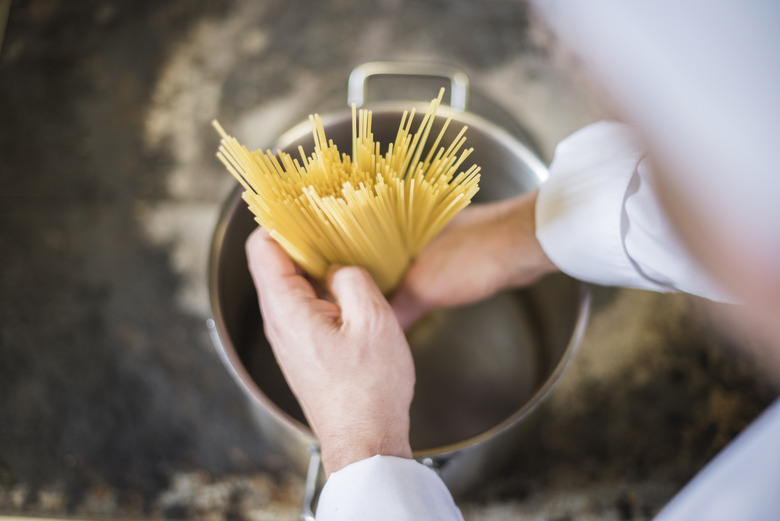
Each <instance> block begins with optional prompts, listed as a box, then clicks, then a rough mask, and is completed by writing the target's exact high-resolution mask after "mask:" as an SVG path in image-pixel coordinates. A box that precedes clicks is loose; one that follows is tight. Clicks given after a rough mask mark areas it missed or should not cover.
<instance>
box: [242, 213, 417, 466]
mask: <svg viewBox="0 0 780 521" xmlns="http://www.w3.org/2000/svg"><path fill="white" fill-rule="evenodd" d="M246 249H247V257H248V259H249V269H250V272H251V273H252V278H253V279H254V282H255V287H256V288H257V294H258V297H259V300H260V309H261V311H262V314H263V320H264V324H265V332H266V336H267V338H268V340H269V342H270V344H271V347H272V348H273V351H274V356H276V359H277V361H278V362H279V365H280V366H281V368H282V371H283V372H284V376H285V378H286V379H287V382H288V383H289V385H290V388H291V389H292V391H293V393H295V396H296V398H297V399H298V401H299V402H300V404H301V407H302V408H303V412H304V414H305V415H306V419H307V420H308V422H309V425H310V426H311V428H312V430H314V433H315V434H316V435H317V438H318V439H319V441H320V449H321V451H322V463H323V467H324V468H325V472H326V473H328V474H330V473H331V472H335V471H337V470H339V469H341V468H343V467H345V466H346V465H349V464H350V463H353V462H355V461H359V460H361V459H364V458H368V457H371V456H374V455H376V454H384V455H389V456H398V457H404V458H411V457H412V449H411V448H410V446H409V406H410V404H411V402H412V394H413V393H414V380H415V377H414V364H413V362H412V355H411V352H410V351H409V345H408V344H407V342H406V338H405V337H404V334H403V330H402V329H401V327H400V326H399V325H398V322H397V320H396V318H395V315H394V314H393V311H392V309H391V308H390V304H388V302H387V300H385V298H384V297H383V296H382V294H381V293H380V292H379V289H378V288H377V286H376V284H374V282H373V281H372V280H371V277H370V276H369V275H368V273H366V271H365V270H363V269H362V268H357V267H343V268H334V269H331V271H330V272H329V273H328V276H327V277H326V284H327V285H328V289H329V290H330V292H331V294H332V295H333V296H334V298H335V303H334V302H330V301H327V300H322V299H320V298H318V296H317V294H316V292H315V290H314V287H313V286H312V285H311V283H310V282H309V281H308V280H307V279H306V278H305V277H303V275H302V273H301V270H300V268H298V267H297V266H295V264H294V263H293V261H292V260H291V259H290V257H289V256H288V255H287V254H286V253H285V252H284V250H282V248H281V247H280V246H279V244H278V243H277V242H276V241H274V240H273V239H271V237H270V236H269V235H268V233H266V232H265V230H263V229H262V228H258V229H257V230H256V231H255V232H254V233H253V234H252V235H251V236H250V237H249V240H248V241H247V245H246Z"/></svg>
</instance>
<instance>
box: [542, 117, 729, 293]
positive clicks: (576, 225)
mask: <svg viewBox="0 0 780 521" xmlns="http://www.w3.org/2000/svg"><path fill="white" fill-rule="evenodd" d="M656 194H657V191H656V186H655V181H654V178H653V176H652V174H651V172H650V169H649V167H648V165H647V162H646V161H645V160H644V155H643V151H642V149H641V148H640V146H639V145H638V143H637V140H636V139H635V137H634V135H633V134H632V132H631V131H630V129H629V127H628V126H626V125H624V124H622V123H616V122H608V121H601V122H598V123H594V124H593V125H590V126H588V127H585V128H584V129H582V130H580V131H578V132H576V133H574V134H572V135H571V136H569V137H568V138H566V139H565V140H563V141H562V142H561V143H560V144H559V145H558V147H557V149H556V151H555V156H554V158H553V162H552V164H551V165H550V177H549V179H548V180H547V181H546V182H545V183H544V184H543V185H542V187H541V188H540V190H539V196H538V199H537V203H536V236H537V238H538V239H539V242H540V244H541V245H542V248H543V249H544V251H545V252H546V253H547V255H548V257H549V258H550V260H551V261H552V262H553V263H554V264H555V265H556V266H558V268H559V269H560V270H561V271H563V272H564V273H567V274H569V275H571V276H572V277H575V278H577V279H580V280H584V281H587V282H592V283H595V284H602V285H608V286H624V287H632V288H640V289H649V290H654V291H683V292H686V293H691V294H694V295H699V296H702V297H706V298H709V299H713V300H719V301H730V302H733V301H734V299H733V298H732V297H731V296H730V295H729V294H728V292H726V291H725V290H724V289H723V288H722V287H721V286H720V285H719V284H717V283H716V282H715V281H714V280H712V279H711V278H710V277H709V276H708V274H707V273H705V272H704V270H703V269H702V268H701V267H700V266H699V265H698V263H697V262H696V261H695V259H694V258H693V257H692V256H691V255H690V253H689V252H688V250H687V249H686V248H685V247H684V245H683V244H682V242H681V241H680V239H679V238H678V236H677V235H676V233H675V232H674V230H673V229H672V226H671V224H670V223H669V221H668V220H667V218H666V216H665V213H664V211H663V209H662V207H661V204H660V202H659V200H658V197H657V195H656Z"/></svg>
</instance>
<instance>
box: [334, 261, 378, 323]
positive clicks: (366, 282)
mask: <svg viewBox="0 0 780 521" xmlns="http://www.w3.org/2000/svg"><path fill="white" fill-rule="evenodd" d="M327 282H328V289H329V290H330V292H331V294H332V295H333V296H334V297H335V298H336V302H338V305H339V308H341V317H342V320H344V321H345V322H347V321H348V320H349V319H350V318H354V317H360V316H365V314H366V313H373V312H376V311H381V310H385V311H387V312H392V311H391V309H390V304H388V303H387V300H385V297H384V295H382V292H381V291H380V290H379V287H377V285H376V283H375V282H374V279H372V278H371V275H369V273H368V271H366V270H365V269H364V268H361V267H358V266H339V267H332V268H331V270H330V271H329V272H328V277H327Z"/></svg>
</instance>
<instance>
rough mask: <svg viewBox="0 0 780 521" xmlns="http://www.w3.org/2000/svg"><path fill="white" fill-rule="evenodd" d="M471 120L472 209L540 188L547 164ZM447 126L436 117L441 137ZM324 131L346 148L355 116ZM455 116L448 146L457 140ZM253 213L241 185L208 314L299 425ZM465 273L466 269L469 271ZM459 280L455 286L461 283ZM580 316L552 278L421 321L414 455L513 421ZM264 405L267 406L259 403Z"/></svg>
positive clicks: (384, 121)
mask: <svg viewBox="0 0 780 521" xmlns="http://www.w3.org/2000/svg"><path fill="white" fill-rule="evenodd" d="M400 114H401V113H400V112H399V111H397V110H386V111H382V110H374V113H373V132H374V136H375V140H376V141H379V142H380V143H382V144H383V148H382V153H384V152H385V150H386V144H387V143H389V142H390V141H391V140H393V139H394V138H395V134H396V131H397V128H398V124H399V122H400ZM458 118H460V119H461V120H467V122H468V123H469V130H468V131H467V133H466V136H467V138H468V141H467V143H466V146H467V147H474V153H473V154H472V156H471V157H470V158H469V159H468V160H467V161H466V163H467V164H465V165H464V166H463V169H464V170H465V169H466V168H468V166H469V164H470V163H471V162H473V163H476V164H479V165H480V166H481V167H482V179H481V182H480V191H479V193H478V194H477V196H476V198H475V203H479V202H484V201H491V200H497V199H504V198H508V197H511V196H514V195H516V194H519V193H521V192H525V191H529V190H532V189H534V188H535V187H537V186H538V185H539V184H540V182H541V181H542V180H543V178H544V177H545V176H546V170H545V169H544V166H543V165H542V164H541V163H540V162H539V161H538V160H537V159H536V157H535V156H534V155H533V154H532V153H531V152H530V151H529V149H528V148H527V147H525V146H524V145H523V144H522V143H520V142H519V141H517V140H515V139H513V138H511V137H510V136H508V135H507V134H505V133H503V132H502V131H499V130H498V129H496V128H494V127H491V126H490V125H489V124H486V123H484V122H483V121H482V120H479V119H476V118H473V119H470V117H469V116H468V115H462V116H461V115H459V116H458ZM442 122H443V118H437V122H436V125H435V126H434V132H437V131H436V128H437V127H439V128H440V125H441V123H442ZM324 123H325V130H326V134H327V136H328V138H329V139H332V140H333V141H334V142H335V143H336V144H337V145H338V146H339V149H340V151H341V152H347V153H349V152H350V147H351V143H352V124H351V119H350V117H349V115H348V114H344V115H342V116H338V117H331V118H325V120H324ZM461 127H462V123H459V122H458V121H457V120H455V121H453V123H452V124H451V125H450V128H449V129H448V131H447V135H446V136H445V139H444V141H443V142H442V143H445V144H446V143H448V142H449V139H452V137H454V136H455V134H457V132H458V131H459V130H460V128H461ZM282 139H283V143H282V146H281V148H282V149H284V150H285V151H288V152H290V153H292V154H293V155H294V156H296V155H297V147H298V145H301V146H303V147H304V150H305V151H306V153H307V154H310V153H311V151H312V149H313V141H312V138H311V134H310V131H308V130H307V127H305V126H304V127H300V128H299V127H296V129H294V130H293V131H291V132H290V133H288V134H286V135H285V136H284V137H283V138H282ZM255 226H256V224H255V222H254V218H253V216H252V214H251V213H250V212H249V210H248V209H247V208H246V205H245V204H244V202H243V201H242V200H241V199H240V190H239V189H238V188H237V189H236V191H235V192H234V193H233V194H232V196H231V199H230V200H229V202H228V204H227V205H226V207H225V211H224V213H223V216H222V220H221V223H220V226H219V227H218V232H217V237H215V248H216V251H214V252H212V266H211V274H210V276H211V277H212V280H211V289H212V296H211V297H212V307H213V308H215V309H214V311H215V319H216V320H217V327H218V330H219V334H220V337H221V338H222V343H223V345H224V348H225V349H226V350H233V351H234V352H235V354H236V355H237V357H238V360H240V363H241V364H243V368H244V369H245V371H246V374H248V376H249V378H250V379H251V381H249V382H242V383H243V384H244V385H245V386H250V387H251V386H256V388H257V390H259V391H260V392H261V393H262V394H263V395H265V396H266V397H267V398H268V399H269V400H270V402H272V404H273V405H274V406H275V407H276V408H278V409H279V411H281V412H282V413H283V415H285V416H286V417H287V418H288V419H291V420H292V424H293V425H296V426H297V428H300V429H306V427H305V425H306V421H305V418H304V417H303V413H302V411H301V409H300V407H299V406H298V404H297V402H296V400H295V398H294V396H293V394H292V392H291V391H290V389H289V387H288V386H287V384H286V382H285V380H284V378H283V376H282V373H281V370H280V369H279V367H278V365H277V364H276V361H275V359H274V356H273V353H272V351H271V348H270V346H269V345H268V342H267V340H266V339H265V336H264V334H263V324H262V317H261V315H260V312H259V309H258V304H257V295H256V293H255V289H254V286H253V284H252V280H251V277H250V275H249V272H248V269H247V261H246V255H245V252H244V242H245V241H246V238H247V237H248V235H249V234H250V233H251V232H252V230H253V229H254V228H255ZM465 269H468V267H467V266H464V270H465ZM458 282H459V281H458V280H453V281H452V283H453V284H458ZM579 313H580V284H579V283H577V282H576V281H574V280H572V279H569V278H568V277H565V276H562V275H561V276H552V277H548V278H546V279H544V280H543V281H541V282H540V283H538V284H535V285H534V286H532V287H530V288H527V289H523V290H520V291H512V292H505V293H502V294H499V295H496V296H495V297H493V298H491V299H488V300H486V301H484V302H481V303H478V304H475V305H472V306H465V307H461V308H456V309H449V310H439V311H436V312H433V313H431V314H430V315H429V316H427V317H425V318H423V319H422V320H421V321H420V323H418V324H417V325H416V326H415V327H414V328H413V329H412V330H411V331H410V332H409V334H408V338H409V343H410V345H411V347H412V353H413V356H414V361H415V368H416V374H417V384H416V388H415V398H414V401H413V403H412V408H411V432H410V436H411V443H412V448H413V449H414V450H415V452H430V451H434V452H435V451H437V450H444V449H445V448H446V447H448V446H449V447H451V446H453V445H457V444H463V443H467V442H468V440H470V439H474V437H475V436H479V435H484V434H485V433H489V432H490V431H492V430H497V429H499V428H502V427H504V426H507V425H508V424H510V423H512V422H515V421H518V420H519V419H520V418H521V417H522V416H523V415H524V414H526V413H527V412H528V411H529V410H530V409H531V408H532V406H533V405H534V402H535V401H538V400H539V399H540V394H541V393H540V389H543V388H545V387H549V382H550V380H551V378H553V376H554V374H555V373H556V370H557V368H558V367H559V365H560V363H561V361H562V360H563V359H565V358H566V357H567V356H569V354H570V352H571V344H572V336H573V334H574V330H575V327H576V324H577V322H578V316H579ZM255 405H256V406H257V407H267V406H268V404H261V403H259V402H258V401H257V400H255Z"/></svg>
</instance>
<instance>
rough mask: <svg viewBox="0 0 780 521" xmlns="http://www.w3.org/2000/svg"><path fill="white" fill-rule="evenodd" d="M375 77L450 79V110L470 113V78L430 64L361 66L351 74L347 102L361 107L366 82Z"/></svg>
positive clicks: (447, 67)
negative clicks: (468, 111) (467, 110)
mask: <svg viewBox="0 0 780 521" xmlns="http://www.w3.org/2000/svg"><path fill="white" fill-rule="evenodd" d="M372 76H425V77H429V78H445V79H448V80H450V107H451V108H452V110H454V111H456V112H463V111H465V110H466V106H467V104H468V94H469V77H468V76H467V75H466V73H465V72H463V71H461V70H460V69H458V68H456V67H452V66H450V65H443V64H430V63H403V62H368V63H364V64H363V65H359V66H357V67H356V68H355V69H354V70H353V71H352V73H351V74H350V75H349V85H348V88H347V103H348V105H352V104H353V103H354V104H355V105H356V106H358V107H361V106H363V103H364V102H365V90H366V81H367V80H368V79H369V78H370V77H372Z"/></svg>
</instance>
